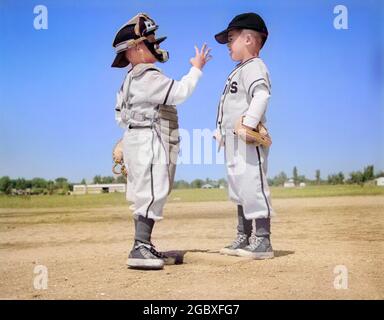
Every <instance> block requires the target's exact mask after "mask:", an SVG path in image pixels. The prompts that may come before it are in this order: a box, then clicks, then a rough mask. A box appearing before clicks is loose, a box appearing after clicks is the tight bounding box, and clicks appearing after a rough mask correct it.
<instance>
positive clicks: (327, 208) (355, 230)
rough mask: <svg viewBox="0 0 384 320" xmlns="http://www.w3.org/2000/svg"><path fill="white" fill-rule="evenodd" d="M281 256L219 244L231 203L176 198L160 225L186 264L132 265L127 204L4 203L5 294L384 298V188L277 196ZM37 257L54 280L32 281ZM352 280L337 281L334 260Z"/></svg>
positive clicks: (0, 244) (275, 239) (231, 225)
mask: <svg viewBox="0 0 384 320" xmlns="http://www.w3.org/2000/svg"><path fill="white" fill-rule="evenodd" d="M273 204H274V207H275V210H276V212H277V214H278V215H277V216H276V217H275V218H274V219H273V222H272V232H273V235H272V243H273V246H274V250H275V254H276V258H275V259H273V260H268V261H254V260H248V259H245V258H237V257H228V256H222V255H219V254H218V250H219V249H220V248H221V247H222V246H223V245H224V244H227V243H228V242H229V241H230V240H232V238H233V236H234V234H235V206H234V205H233V204H231V203H229V202H225V201H222V202H202V203H170V204H168V205H167V206H166V211H165V219H164V220H163V221H162V222H160V223H158V224H157V225H156V226H155V230H154V239H153V240H154V242H155V244H156V245H157V248H159V249H161V250H183V252H184V253H185V255H184V260H185V263H184V264H183V265H175V266H166V267H165V269H164V270H161V271H150V272H148V271H147V272H145V271H135V270H130V269H127V268H126V266H125V260H126V257H127V254H128V251H129V249H130V247H131V239H132V235H133V228H132V223H133V221H132V217H131V213H130V211H129V210H128V209H127V207H125V206H124V207H121V206H119V207H112V206H110V207H104V208H94V209H84V208H46V209H38V208H36V209H0V298H1V299H383V298H384V275H383V273H382V269H383V268H382V267H383V264H382V263H383V261H384V216H383V215H384V210H383V208H384V197H383V196H363V197H361V196H355V197H329V198H302V199H276V200H275V201H274V203H273ZM36 265H44V266H46V267H47V268H48V289H47V290H36V289H34V287H33V281H34V277H35V274H34V273H33V272H34V268H35V266H36ZM338 265H343V266H345V267H346V268H347V270H348V288H347V289H339V290H337V289H335V287H334V280H335V277H336V276H337V274H335V273H334V270H335V267H336V266H338Z"/></svg>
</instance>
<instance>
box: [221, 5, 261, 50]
mask: <svg viewBox="0 0 384 320" xmlns="http://www.w3.org/2000/svg"><path fill="white" fill-rule="evenodd" d="M234 29H251V30H255V31H257V32H260V34H261V35H262V37H263V45H264V43H265V41H266V40H267V37H268V29H267V26H266V25H265V22H264V20H263V18H262V17H260V16H259V15H258V14H257V13H254V12H248V13H242V14H239V15H237V16H236V17H234V18H233V19H232V21H231V22H230V23H229V25H228V27H227V29H225V30H224V31H221V32H220V33H218V34H216V35H215V39H216V41H217V42H218V43H221V44H225V43H228V32H229V31H231V30H234Z"/></svg>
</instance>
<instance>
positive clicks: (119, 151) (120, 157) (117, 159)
mask: <svg viewBox="0 0 384 320" xmlns="http://www.w3.org/2000/svg"><path fill="white" fill-rule="evenodd" d="M112 159H113V163H114V164H113V167H112V172H113V173H114V174H117V175H120V174H123V175H124V176H127V174H128V172H127V168H126V167H125V164H124V154H123V139H120V140H119V141H117V143H116V144H115V146H114V147H113V151H112ZM118 166H120V172H118V171H116V167H118Z"/></svg>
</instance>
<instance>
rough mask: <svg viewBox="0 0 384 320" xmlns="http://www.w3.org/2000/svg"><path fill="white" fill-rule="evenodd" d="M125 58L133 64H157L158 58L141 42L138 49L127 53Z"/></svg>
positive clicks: (129, 50) (132, 49)
mask: <svg viewBox="0 0 384 320" xmlns="http://www.w3.org/2000/svg"><path fill="white" fill-rule="evenodd" d="M125 56H126V58H127V59H128V60H129V61H131V63H132V64H138V63H155V62H157V59H156V57H155V56H154V55H153V54H152V52H151V51H149V49H148V48H147V46H146V45H145V44H144V43H143V42H140V43H138V44H137V46H136V47H133V48H130V49H128V50H127V51H125Z"/></svg>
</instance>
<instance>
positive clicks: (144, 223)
mask: <svg viewBox="0 0 384 320" xmlns="http://www.w3.org/2000/svg"><path fill="white" fill-rule="evenodd" d="M134 220H135V243H136V242H143V243H147V244H151V234H152V229H153V225H154V224H155V220H153V219H148V218H145V217H143V216H137V219H134Z"/></svg>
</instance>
